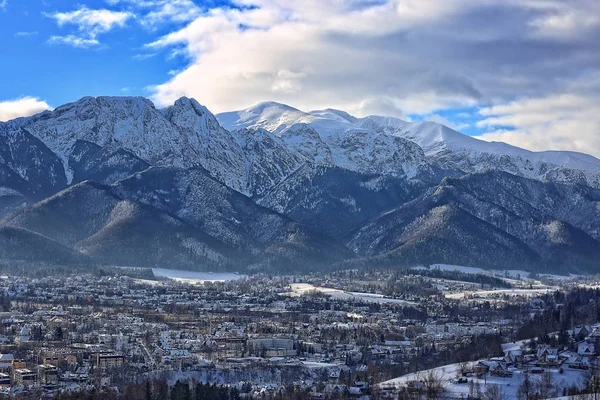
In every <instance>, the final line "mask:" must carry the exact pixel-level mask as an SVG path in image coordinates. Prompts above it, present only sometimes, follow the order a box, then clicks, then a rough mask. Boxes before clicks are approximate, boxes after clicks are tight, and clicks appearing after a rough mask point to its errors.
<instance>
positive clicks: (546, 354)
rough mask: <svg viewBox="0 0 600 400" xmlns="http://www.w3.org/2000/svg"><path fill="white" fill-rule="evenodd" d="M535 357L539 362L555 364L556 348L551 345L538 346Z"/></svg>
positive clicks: (556, 362) (556, 361)
mask: <svg viewBox="0 0 600 400" xmlns="http://www.w3.org/2000/svg"><path fill="white" fill-rule="evenodd" d="M536 357H537V360H538V361H539V362H541V363H546V364H551V365H557V364H558V349H557V348H556V347H551V346H539V347H538V349H537V352H536Z"/></svg>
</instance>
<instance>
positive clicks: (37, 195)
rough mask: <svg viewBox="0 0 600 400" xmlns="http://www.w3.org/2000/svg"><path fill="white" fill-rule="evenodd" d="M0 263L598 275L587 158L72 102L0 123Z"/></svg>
mask: <svg viewBox="0 0 600 400" xmlns="http://www.w3.org/2000/svg"><path fill="white" fill-rule="evenodd" d="M0 259H3V260H8V261H10V260H15V261H17V260H18V261H27V262H32V263H49V264H58V265H79V264H101V265H119V266H147V267H165V268H183V269H195V270H203V271H221V270H235V271H265V272H284V271H295V272H297V271H307V270H315V269H320V270H322V269H334V268H359V267H377V266H385V267H410V266H415V265H423V264H433V263H446V264H457V265H465V266H474V267H482V268H494V269H524V270H530V271H555V272H565V273H588V272H598V271H600V263H598V261H597V260H599V259H600V160H598V159H596V158H594V157H592V156H589V155H585V154H581V153H575V152H558V151H546V152H531V151H527V150H524V149H521V148H518V147H514V146H510V145H508V144H504V143H496V142H485V141H481V140H478V139H476V138H474V137H470V136H467V135H463V134H461V133H459V132H457V131H454V130H452V129H450V128H448V127H446V126H444V125H440V124H437V123H434V122H420V123H412V122H407V121H403V120H401V119H397V118H393V117H382V116H369V117H365V118H356V117H353V116H351V115H349V114H348V113H346V112H343V111H339V110H334V109H327V110H317V111H311V112H304V111H300V110H298V109H295V108H293V107H290V106H287V105H283V104H279V103H273V102H266V103H260V104H257V105H254V106H252V107H250V108H248V109H245V110H240V111H235V112H227V113H222V114H218V115H213V114H212V113H211V112H210V111H209V110H208V109H207V108H206V107H204V106H202V105H201V104H200V103H198V102H197V101H196V100H194V99H189V98H185V97H184V98H181V99H179V100H177V101H176V102H175V104H173V105H172V106H170V107H167V108H163V109H160V108H156V107H155V106H154V104H153V103H152V102H151V101H150V100H148V99H145V98H141V97H97V98H93V97H85V98H83V99H81V100H79V101H77V102H74V103H69V104H65V105H63V106H61V107H58V108H56V109H54V110H52V111H45V112H43V113H41V114H37V115H34V116H32V117H27V118H19V119H16V120H12V121H8V122H4V123H0Z"/></svg>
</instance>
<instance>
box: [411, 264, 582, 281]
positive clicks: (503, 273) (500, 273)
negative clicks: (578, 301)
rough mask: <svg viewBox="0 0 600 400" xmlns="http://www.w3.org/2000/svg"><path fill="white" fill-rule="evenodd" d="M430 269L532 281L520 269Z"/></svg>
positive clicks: (561, 276)
mask: <svg viewBox="0 0 600 400" xmlns="http://www.w3.org/2000/svg"><path fill="white" fill-rule="evenodd" d="M414 269H425V267H423V266H420V267H415V268H414ZM429 269H439V270H441V271H458V272H463V273H465V274H484V275H490V276H495V277H497V278H506V279H530V276H531V274H530V273H529V272H527V271H523V270H520V269H509V270H490V269H483V268H476V267H465V266H462V265H448V264H433V265H431V266H430V267H429ZM539 276H540V277H547V278H551V279H556V280H562V279H569V278H572V277H577V275H571V276H564V275H553V274H539Z"/></svg>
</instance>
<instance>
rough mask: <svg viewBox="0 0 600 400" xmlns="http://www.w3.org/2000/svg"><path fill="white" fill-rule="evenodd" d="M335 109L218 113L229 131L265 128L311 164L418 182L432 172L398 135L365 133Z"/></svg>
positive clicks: (275, 106)
mask: <svg viewBox="0 0 600 400" xmlns="http://www.w3.org/2000/svg"><path fill="white" fill-rule="evenodd" d="M345 116H346V115H345V114H343V113H341V112H338V113H336V112H335V111H331V110H325V111H315V112H312V113H305V112H302V111H300V110H297V109H295V108H292V107H289V106H286V105H283V104H279V103H273V102H267V103H260V104H257V105H255V106H252V107H250V108H248V109H245V110H242V111H236V112H229V113H223V114H218V115H217V119H218V120H219V122H220V123H221V124H222V125H223V126H224V127H225V128H226V129H229V130H237V129H264V130H267V131H269V132H271V133H272V134H274V135H275V136H276V137H278V138H280V139H281V141H282V142H283V143H284V144H285V145H286V146H287V147H289V148H291V149H294V150H295V151H297V152H298V153H300V154H302V155H303V156H304V157H306V158H307V159H308V160H309V161H311V162H313V163H316V164H320V165H330V166H337V167H340V168H345V169H349V170H351V171H356V172H362V173H378V174H386V175H393V176H405V177H407V178H418V177H421V176H422V175H424V174H430V173H431V171H430V166H429V164H428V163H427V160H426V158H425V154H424V153H423V150H422V149H421V148H420V147H419V146H418V145H416V144H415V143H414V142H412V141H409V140H406V139H404V138H401V137H399V136H394V135H387V134H381V133H378V132H375V131H373V130H371V129H365V128H363V127H361V126H359V125H357V124H354V123H352V122H351V121H353V118H352V117H351V116H349V115H347V118H348V119H346V118H344V117H345Z"/></svg>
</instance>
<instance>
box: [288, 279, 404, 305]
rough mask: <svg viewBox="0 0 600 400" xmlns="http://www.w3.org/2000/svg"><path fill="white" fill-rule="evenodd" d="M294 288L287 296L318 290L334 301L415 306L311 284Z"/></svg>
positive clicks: (382, 297)
mask: <svg viewBox="0 0 600 400" xmlns="http://www.w3.org/2000/svg"><path fill="white" fill-rule="evenodd" d="M290 286H291V288H292V291H291V292H288V293H283V294H285V295H287V296H292V297H298V296H302V295H303V294H306V293H308V292H311V291H313V290H317V291H319V292H321V293H323V294H326V295H328V296H331V297H332V298H334V299H338V300H348V301H363V302H371V303H380V304H413V303H412V302H410V301H406V300H400V299H392V298H389V297H384V296H383V295H380V294H374V293H358V292H345V291H343V290H338V289H331V288H324V287H318V286H313V285H311V284H309V283H293V284H291V285H290Z"/></svg>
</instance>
